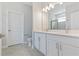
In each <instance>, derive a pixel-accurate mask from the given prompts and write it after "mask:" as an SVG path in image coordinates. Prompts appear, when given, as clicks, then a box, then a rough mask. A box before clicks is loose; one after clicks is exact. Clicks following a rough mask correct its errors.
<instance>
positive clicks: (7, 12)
mask: <svg viewBox="0 0 79 59" xmlns="http://www.w3.org/2000/svg"><path fill="white" fill-rule="evenodd" d="M9 12H14V13H20V14H22V15H23V20H22V21H23V40H24V13H23V12H22V11H16V10H11V9H10V10H8V9H7V11H6V47H8V46H9V44H8V14H9ZM23 43H24V42H23Z"/></svg>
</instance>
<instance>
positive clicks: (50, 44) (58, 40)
mask: <svg viewBox="0 0 79 59" xmlns="http://www.w3.org/2000/svg"><path fill="white" fill-rule="evenodd" d="M32 40H33V41H32V42H33V47H34V48H36V49H37V50H39V51H40V52H42V53H43V54H44V55H46V56H79V34H77V33H69V34H67V33H58V34H57V33H53V32H41V31H40V32H33V39H32Z"/></svg>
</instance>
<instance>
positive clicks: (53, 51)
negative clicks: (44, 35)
mask: <svg viewBox="0 0 79 59" xmlns="http://www.w3.org/2000/svg"><path fill="white" fill-rule="evenodd" d="M58 54H59V51H58V43H57V41H55V40H53V39H48V40H47V55H48V56H58Z"/></svg>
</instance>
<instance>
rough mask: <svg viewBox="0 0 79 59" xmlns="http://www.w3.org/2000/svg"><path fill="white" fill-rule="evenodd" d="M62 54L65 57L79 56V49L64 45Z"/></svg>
mask: <svg viewBox="0 0 79 59" xmlns="http://www.w3.org/2000/svg"><path fill="white" fill-rule="evenodd" d="M62 52H63V54H62V55H63V56H79V47H76V46H73V45H69V44H63V47H62Z"/></svg>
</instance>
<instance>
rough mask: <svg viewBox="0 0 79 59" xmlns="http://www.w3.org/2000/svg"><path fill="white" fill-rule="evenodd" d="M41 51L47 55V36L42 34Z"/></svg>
mask: <svg viewBox="0 0 79 59" xmlns="http://www.w3.org/2000/svg"><path fill="white" fill-rule="evenodd" d="M40 51H41V52H42V53H43V54H44V55H46V36H45V34H43V33H41V34H40Z"/></svg>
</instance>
